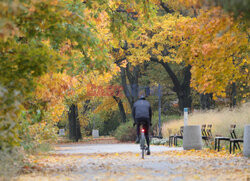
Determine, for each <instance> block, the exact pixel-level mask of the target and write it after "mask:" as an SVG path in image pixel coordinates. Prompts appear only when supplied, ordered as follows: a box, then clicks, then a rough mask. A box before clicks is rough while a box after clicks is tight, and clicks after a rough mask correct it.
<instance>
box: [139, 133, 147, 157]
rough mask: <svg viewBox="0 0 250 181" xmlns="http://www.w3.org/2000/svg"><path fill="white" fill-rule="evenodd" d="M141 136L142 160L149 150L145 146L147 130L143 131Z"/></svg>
mask: <svg viewBox="0 0 250 181" xmlns="http://www.w3.org/2000/svg"><path fill="white" fill-rule="evenodd" d="M140 133H141V135H140V148H141V151H142V152H141V156H142V159H144V153H145V151H146V150H147V147H146V146H145V129H143V128H142V129H141V131H140Z"/></svg>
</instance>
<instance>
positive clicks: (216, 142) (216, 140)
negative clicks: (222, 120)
mask: <svg viewBox="0 0 250 181" xmlns="http://www.w3.org/2000/svg"><path fill="white" fill-rule="evenodd" d="M235 128H236V125H235V124H232V125H230V130H229V132H230V136H231V138H230V137H222V136H219V137H215V138H214V149H215V150H216V149H217V150H218V151H220V141H229V142H230V147H229V152H230V153H231V144H232V143H233V149H234V151H235V148H236V149H240V145H239V142H243V140H242V139H238V138H237V136H236V133H235Z"/></svg>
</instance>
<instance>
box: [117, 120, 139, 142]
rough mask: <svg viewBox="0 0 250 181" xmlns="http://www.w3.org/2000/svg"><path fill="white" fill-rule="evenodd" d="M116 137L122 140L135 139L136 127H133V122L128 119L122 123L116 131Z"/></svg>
mask: <svg viewBox="0 0 250 181" xmlns="http://www.w3.org/2000/svg"><path fill="white" fill-rule="evenodd" d="M115 138H116V139H118V140H119V141H122V142H125V141H135V139H136V128H135V127H133V122H132V121H128V122H126V123H123V124H121V125H120V126H119V127H118V128H117V129H116V131H115Z"/></svg>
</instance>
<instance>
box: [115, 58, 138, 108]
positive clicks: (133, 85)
mask: <svg viewBox="0 0 250 181" xmlns="http://www.w3.org/2000/svg"><path fill="white" fill-rule="evenodd" d="M130 66H131V65H130V64H129V63H128V64H127V66H126V68H123V67H120V68H121V80H122V87H123V91H124V94H125V96H126V98H127V100H128V102H129V105H130V108H131V110H132V108H133V104H134V102H135V101H136V100H137V99H138V95H139V85H138V79H139V71H140V68H139V66H138V65H137V66H135V67H133V68H132V69H133V70H132V72H131V71H130ZM127 78H128V81H129V87H128V84H127Z"/></svg>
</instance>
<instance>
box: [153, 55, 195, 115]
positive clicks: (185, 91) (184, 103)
mask: <svg viewBox="0 0 250 181" xmlns="http://www.w3.org/2000/svg"><path fill="white" fill-rule="evenodd" d="M150 60H151V61H153V62H157V63H160V64H161V65H162V66H163V67H164V68H165V70H166V72H167V73H168V75H169V77H170V78H171V80H172V82H173V84H174V89H173V90H174V91H175V92H176V94H177V97H178V100H179V110H180V112H181V114H182V113H183V109H184V108H189V109H190V108H191V105H192V97H191V94H190V93H191V88H190V80H191V72H190V70H191V65H188V66H186V67H185V68H184V70H183V77H184V78H183V82H182V83H181V82H180V80H179V79H178V78H177V76H176V75H175V73H174V72H173V70H172V69H171V67H170V66H169V64H168V63H167V62H163V61H159V60H158V59H157V58H153V57H151V58H150Z"/></svg>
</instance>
